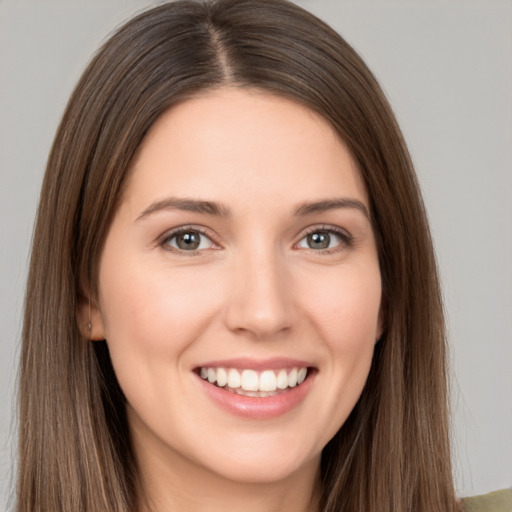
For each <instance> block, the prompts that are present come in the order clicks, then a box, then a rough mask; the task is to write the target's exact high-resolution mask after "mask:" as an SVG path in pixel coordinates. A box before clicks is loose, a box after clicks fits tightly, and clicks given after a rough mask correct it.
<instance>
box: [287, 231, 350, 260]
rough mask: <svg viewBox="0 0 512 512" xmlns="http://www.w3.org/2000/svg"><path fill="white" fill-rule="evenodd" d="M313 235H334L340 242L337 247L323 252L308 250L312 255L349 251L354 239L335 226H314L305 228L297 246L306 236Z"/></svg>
mask: <svg viewBox="0 0 512 512" xmlns="http://www.w3.org/2000/svg"><path fill="white" fill-rule="evenodd" d="M313 233H327V234H329V235H332V234H334V235H336V236H337V237H339V238H340V240H341V242H340V243H339V244H338V245H337V246H335V247H333V248H331V249H323V250H316V251H315V250H314V249H310V250H311V251H313V252H314V253H319V254H335V253H338V252H341V251H345V250H347V249H350V248H351V247H352V246H353V245H354V239H353V237H352V236H351V235H350V234H349V233H347V231H345V230H344V229H341V228H339V227H337V226H331V225H316V226H311V227H309V228H307V229H306V231H305V232H304V233H303V234H302V236H301V238H300V240H299V242H297V244H298V243H300V242H301V241H302V240H304V238H306V237H307V236H309V235H312V234H313ZM297 244H295V245H297Z"/></svg>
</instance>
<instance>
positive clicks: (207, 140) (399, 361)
mask: <svg viewBox="0 0 512 512" xmlns="http://www.w3.org/2000/svg"><path fill="white" fill-rule="evenodd" d="M23 337H24V344H23V350H22V362H21V375H20V397H21V398H20V400H21V402H20V404H21V405H20V459H19V480H18V510H19V512H25V511H28V510H30V511H37V510H40V511H43V510H45V511H47V510H55V511H57V510H62V511H69V510H84V511H86V510H91V511H92V510H105V511H110V510H116V511H118V510H123V511H137V512H139V511H149V510H152V511H159V510H217V509H219V508H220V507H221V506H222V507H226V506H230V507H231V508H233V509H243V510H251V507H252V508H253V509H254V510H259V511H264V510H288V509H290V510H292V509H293V510H310V511H320V510H322V511H335V510H346V511H349V510H350V511H352V510H361V511H363V510H364V511H376V510H379V511H386V510H389V511H391V510H393V511H410V510H414V511H419V512H422V511H425V512H426V511H432V510H446V511H455V510H458V509H459V504H458V502H457V501H456V499H455V494H454V490H453V483H452V477H451V466H450V453H449V442H448V423H447V407H446V366H445V341H444V326H443V315H442V307H441V299H440V292H439V285H438V278H437V273H436V267H435V259H434V255H433V250H432V243H431V240H430V235H429V231H428V226H427V223H426V220H425V213H424V209H423V205H422V202H421V197H420V193H419V190H418V186H417V183H416V179H415V176H414V173H413V170H412V165H411V162H410V159H409V156H408V153H407V150H406V148H405V145H404V142H403V140H402V137H401V134H400V131H399V129H398V127H397V125H396V122H395V120H394V117H393V114H392V112H391V110H390V108H389V106H388V104H387V102H386V100H385V98H384V96H383V94H382V92H381V90H380V88H379V86H378V84H377V83H376V81H375V79H374V78H373V76H372V74H371V73H370V71H369V70H368V69H367V68H366V66H365V65H364V63H363V62H362V61H361V59H360V58H359V57H358V56H357V54H356V53H355V52H354V51H353V50H352V49H351V48H350V47H349V46H348V45H347V44H346V43H345V42H344V41H343V40H342V39H341V38H340V37H339V36H338V35H337V34H336V33H334V32H333V31H332V30H331V29H330V28H329V27H327V26H326V25H325V24H323V23H322V22H320V21H319V20H317V19H316V18H314V17H313V16H311V15H310V14H308V13H306V12H305V11H303V10H301V9H300V8H298V7H297V6H294V5H293V4H289V3H287V2H283V1H276V0H242V1H240V0H221V1H218V2H213V3H196V2H188V1H184V2H176V3H172V4H166V5H162V6H160V7H157V8H155V9H153V10H151V11H148V12H147V13H144V14H142V15H140V16H138V17H137V18H135V19H134V20H132V21H130V22H129V23H127V24H126V25H125V26H124V27H122V28H121V29H120V30H119V31H118V32H117V33H116V34H114V36H113V37H112V38H111V39H110V40H109V41H108V42H107V43H106V44H105V45H104V47H103V48H102V49H101V50H100V52H99V53H98V54H97V56H96V57H95V58H94V60H93V61H92V62H91V64H90V65H89V67H88V69H87V70H86V71H85V73H84V75H83V77H82V79H81V80H80V82H79V84H78V86H77V88H76V90H75V92H74V94H73V96H72V98H71V100H70V102H69V105H68V108H67V110H66V112H65V114H64V117H63V120H62V123H61V126H60V128H59V130H58V133H57V136H56V139H55V142H54V146H53V148H52V152H51V155H50V158H49V162H48V167H47V173H46V177H45V181H44V184H43V190H42V194H41V202H40V206H39V212H38V219H37V225H36V231H35V238H34V247H33V254H32V260H31V270H30V276H29V281H28V289H27V302H26V316H25V324H24V334H23Z"/></svg>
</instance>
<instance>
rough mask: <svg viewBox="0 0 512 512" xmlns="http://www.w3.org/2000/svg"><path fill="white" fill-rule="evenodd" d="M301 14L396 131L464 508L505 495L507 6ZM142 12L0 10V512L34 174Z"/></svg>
mask: <svg viewBox="0 0 512 512" xmlns="http://www.w3.org/2000/svg"><path fill="white" fill-rule="evenodd" d="M298 3H300V4H301V5H304V6H306V7H307V8H308V9H310V10H311V11H313V12H315V13H316V14H318V15H320V17H322V18H323V19H325V20H327V21H328V22H329V23H330V24H332V25H333V26H334V27H335V28H336V29H337V30H338V31H340V32H341V33H342V35H343V36H344V37H345V38H346V39H347V40H348V41H349V42H350V43H351V44H353V45H354V46H355V48H356V49H357V50H358V51H359V52H360V53H361V54H362V56H363V57H364V58H365V59H366V61H367V63H368V64H369V66H370V68H371V69H372V70H373V71H374V73H375V74H376V76H377V78H378V79H379V80H380V82H381V83H382V85H383V87H384V89H385V91H386V93H387V94H388V97H389V99H390V101H391V104H392V105H393V107H394V109H395V112H396V114H397V117H398V120H399V122H400V124H401V126H402V129H403V130H404V132H405V136H406V139H407V141H408V143H409V146H410V149H411V152H412V155H413V159H414V161H415V164H416V167H417V172H418V174H419V177H420V181H421V184H422V187H423V190H424V194H425V200H426V203H427V208H428V210H429V214H430V219H431V223H432V229H433V233H434V237H435V243H436V247H437V251H438V258H439V263H440V267H441V273H442V278H443V288H444V294H445V301H446V306H447V313H448V326H449V333H450V346H451V365H452V369H453V371H452V375H453V377H452V403H453V410H454V415H453V441H454V444H453V445H454V454H455V478H456V483H457V490H458V492H459V493H460V494H461V495H468V494H475V493H482V492H486V491H490V490H493V489H497V488H502V487H506V486H510V485H512V400H511V397H512V370H511V368H512V229H511V224H512V151H511V142H512V101H511V96H510V94H511V92H512V3H511V2H510V1H505V0H504V1H500V0H490V1H489V0H481V1H473V0H465V1H455V0H445V1H435V0H434V1H432V0H431V1H428V0H423V1H411V0H402V1H384V0H380V1H375V2H372V1H368V0H359V1H357V2H356V1H353V2H351V1H343V0H342V1H340V0H338V1H336V0H309V1H308V0H302V1H299V2H298ZM149 4H150V2H145V1H141V0H138V1H137V0H108V1H91V0H88V1H87V2H85V1H84V0H76V1H69V0H60V1H56V0H0V172H1V174H0V241H1V242H0V243H1V245H0V279H1V285H0V333H1V343H0V411H1V414H0V510H3V509H4V506H5V503H6V502H7V497H8V495H9V493H10V488H11V486H12V476H11V473H12V470H13V468H14V463H13V459H14V447H15V438H16V437H15V419H14V416H15V414H14V411H15V399H14V396H15V382H16V360H17V357H18V352H19V348H18V340H19V337H20V323H21V311H22V301H23V293H24V292H23V288H24V282H25V278H26V270H27V260H28V253H29V244H30V238H31V231H32V222H33V217H34V213H35V208H36V204H37V197H38V192H39V187H40V184H41V179H42V174H43V169H44V165H45V160H46V157H47V154H48V150H49V147H50V144H51V141H52V138H53V134H54V131H55V129H56V127H57V123H58V121H59V118H60V116H61V114H62V111H63V109H64V106H65V103H66V101H67V97H68V96H69V94H70V92H71V89H72V87H73V85H74V84H75V82H76V80H77V79H78V77H79V74H80V72H81V71H82V70H83V68H84V66H85V64H86V63H87V61H88V60H89V58H90V56H91V54H92V53H93V51H94V50H95V49H96V48H97V46H98V45H99V43H100V42H101V41H103V40H104V39H105V37H106V35H107V34H108V33H109V32H110V31H111V30H112V29H113V28H114V27H115V26H117V25H118V24H119V23H120V22H121V21H123V20H125V19H126V18H127V17H129V16H131V15H132V14H134V13H135V12H137V11H138V10H140V9H142V8H143V7H145V6H147V5H149Z"/></svg>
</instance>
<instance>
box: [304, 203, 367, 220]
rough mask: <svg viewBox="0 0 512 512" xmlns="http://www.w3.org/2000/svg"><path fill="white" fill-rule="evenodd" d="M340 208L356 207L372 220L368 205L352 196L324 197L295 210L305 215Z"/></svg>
mask: <svg viewBox="0 0 512 512" xmlns="http://www.w3.org/2000/svg"><path fill="white" fill-rule="evenodd" d="M339 208H355V209H356V210H359V211H360V212H361V213H362V214H363V215H364V216H365V217H366V218H367V219H368V220H370V212H369V211H368V208H367V207H366V205H365V204H364V203H363V202H361V201H359V200H358V199H351V198H334V199H324V200H322V201H314V202H306V203H302V204H301V205H300V206H299V208H297V210H296V211H295V215H298V216H303V215H310V214H313V213H322V212H326V211H329V210H337V209H339Z"/></svg>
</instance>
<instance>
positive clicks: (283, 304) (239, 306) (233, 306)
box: [226, 253, 295, 339]
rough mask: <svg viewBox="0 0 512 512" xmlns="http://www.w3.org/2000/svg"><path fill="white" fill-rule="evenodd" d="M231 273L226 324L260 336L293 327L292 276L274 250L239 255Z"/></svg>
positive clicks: (266, 335)
mask: <svg viewBox="0 0 512 512" xmlns="http://www.w3.org/2000/svg"><path fill="white" fill-rule="evenodd" d="M235 267H236V268H235V269H234V271H233V274H232V279H231V280H230V282H231V287H230V290H229V292H228V293H229V301H228V304H227V309H226V324H227V326H228V328H229V329H230V330H232V331H234V332H237V333H244V334H246V335H249V336H252V337H254V338H257V339H263V338H269V337H272V336H275V335H279V334H282V333H283V332H285V331H288V330H290V328H291V327H292V325H293V323H294V321H295V307H294V300H293V288H292V283H291V279H290V278H289V276H288V274H289V271H287V270H288V269H286V265H285V264H284V262H283V261H281V260H280V259H279V257H277V256H276V255H273V254H264V255H259V256H258V255H256V254H254V253H253V254H251V255H246V256H245V257H240V261H239V262H237V264H235Z"/></svg>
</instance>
